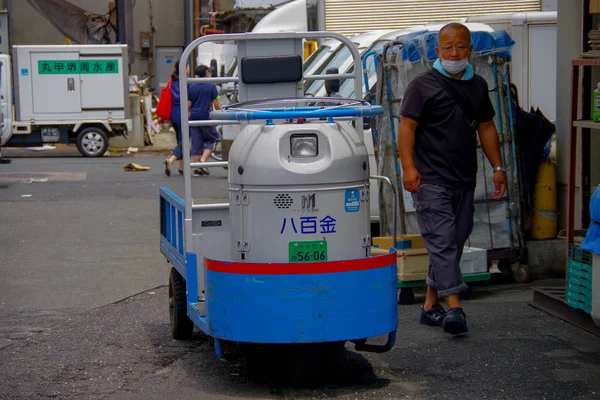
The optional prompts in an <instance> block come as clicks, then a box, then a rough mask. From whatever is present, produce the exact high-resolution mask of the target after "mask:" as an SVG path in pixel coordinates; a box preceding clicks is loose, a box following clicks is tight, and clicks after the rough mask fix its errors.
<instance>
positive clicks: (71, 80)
mask: <svg viewBox="0 0 600 400" xmlns="http://www.w3.org/2000/svg"><path fill="white" fill-rule="evenodd" d="M79 69H80V63H79V53H76V52H64V53H32V54H31V70H32V92H33V93H32V95H33V112H34V113H60V114H64V113H79V112H81V93H80V87H81V83H80V80H79Z"/></svg>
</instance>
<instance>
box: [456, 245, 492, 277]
mask: <svg viewBox="0 0 600 400" xmlns="http://www.w3.org/2000/svg"><path fill="white" fill-rule="evenodd" d="M460 270H461V271H462V273H463V274H480V273H483V272H488V259H487V250H485V249H479V248H476V247H465V248H464V250H463V255H462V258H461V260H460Z"/></svg>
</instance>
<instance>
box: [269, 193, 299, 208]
mask: <svg viewBox="0 0 600 400" xmlns="http://www.w3.org/2000/svg"><path fill="white" fill-rule="evenodd" d="M273 203H275V205H276V206H277V208H290V207H291V206H292V204H294V199H292V196H290V195H289V194H287V193H283V194H282V193H280V194H278V195H277V196H275V199H274V200H273Z"/></svg>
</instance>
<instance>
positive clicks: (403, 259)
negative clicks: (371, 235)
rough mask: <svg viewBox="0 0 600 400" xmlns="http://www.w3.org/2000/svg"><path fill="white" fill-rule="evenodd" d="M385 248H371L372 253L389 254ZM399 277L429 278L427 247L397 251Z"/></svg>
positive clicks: (419, 279)
mask: <svg viewBox="0 0 600 400" xmlns="http://www.w3.org/2000/svg"><path fill="white" fill-rule="evenodd" d="M388 253H389V250H386V249H384V248H377V247H372V248H371V254H372V255H381V254H388ZM396 265H397V267H398V271H397V277H398V280H399V281H424V280H425V279H427V270H428V268H429V255H428V254H427V250H425V249H404V250H397V251H396Z"/></svg>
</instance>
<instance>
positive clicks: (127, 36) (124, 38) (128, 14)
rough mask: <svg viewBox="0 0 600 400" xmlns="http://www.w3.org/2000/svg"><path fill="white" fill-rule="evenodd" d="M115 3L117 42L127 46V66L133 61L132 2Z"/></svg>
mask: <svg viewBox="0 0 600 400" xmlns="http://www.w3.org/2000/svg"><path fill="white" fill-rule="evenodd" d="M116 2H117V40H118V42H119V43H121V44H126V45H127V53H128V54H127V55H128V57H127V58H128V59H129V65H131V64H133V63H134V61H135V48H134V47H133V0H116Z"/></svg>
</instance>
